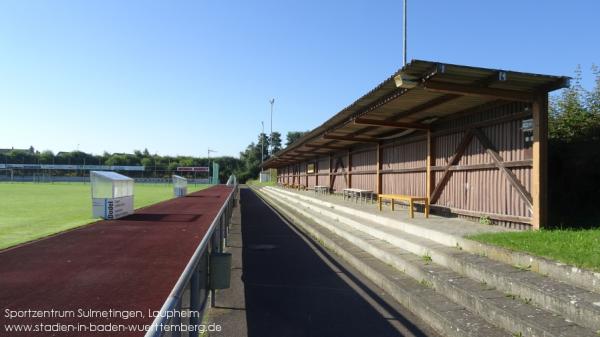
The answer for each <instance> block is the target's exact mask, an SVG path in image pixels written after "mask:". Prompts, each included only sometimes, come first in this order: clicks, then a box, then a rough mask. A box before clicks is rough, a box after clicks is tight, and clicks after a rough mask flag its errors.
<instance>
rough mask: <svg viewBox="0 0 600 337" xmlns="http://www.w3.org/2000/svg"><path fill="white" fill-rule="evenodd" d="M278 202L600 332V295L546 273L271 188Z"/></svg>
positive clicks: (270, 191) (270, 190)
mask: <svg viewBox="0 0 600 337" xmlns="http://www.w3.org/2000/svg"><path fill="white" fill-rule="evenodd" d="M265 192H267V193H271V194H273V195H274V196H276V197H277V198H278V199H279V200H284V201H286V202H288V203H290V204H291V205H295V206H296V207H300V208H304V209H305V210H306V209H308V210H311V211H313V212H316V213H318V214H319V218H321V219H323V218H329V219H330V221H335V222H336V223H337V224H344V225H346V226H349V227H351V228H353V229H354V230H357V231H361V232H363V233H366V234H368V235H370V236H372V237H374V238H376V239H379V240H383V241H386V242H388V243H390V244H392V245H393V246H396V247H402V248H403V249H404V250H406V251H408V252H410V253H412V254H415V255H417V256H428V257H430V258H431V260H432V261H433V262H435V263H436V264H439V265H441V266H444V267H446V268H449V269H450V270H452V271H453V272H455V273H458V274H460V275H463V276H466V277H469V278H471V279H474V280H476V281H477V282H482V283H485V284H487V285H489V286H492V287H495V288H496V289H497V290H499V291H502V292H504V293H506V294H507V295H510V296H511V297H517V298H520V299H522V300H523V301H526V302H528V303H532V304H535V305H537V306H539V307H540V308H543V309H545V310H548V311H550V312H553V313H555V314H559V315H561V316H563V317H565V318H567V319H569V320H570V321H573V322H575V323H577V324H578V325H581V326H583V327H586V328H589V329H592V330H594V331H597V330H600V295H598V294H596V293H593V292H589V291H587V290H584V289H581V288H577V287H574V286H571V285H568V284H565V283H563V282H560V281H557V280H554V279H552V278H550V277H544V276H542V275H540V274H537V273H533V272H530V271H527V270H524V269H522V268H516V267H514V266H510V265H507V264H504V263H500V262H496V261H492V260H490V259H488V258H486V257H484V256H479V255H475V254H470V253H467V252H464V251H462V250H461V249H460V247H458V248H457V247H448V246H446V245H442V244H439V243H437V242H434V241H432V240H429V239H425V238H424V237H421V236H418V235H412V234H410V233H408V232H406V231H404V230H402V229H401V228H396V227H394V226H393V225H389V224H386V225H382V224H381V223H376V222H373V221H371V220H367V219H364V218H362V217H356V216H352V215H349V214H345V213H343V212H340V211H339V210H338V209H336V208H334V207H328V205H326V204H325V203H317V202H314V201H310V200H306V199H305V198H298V197H296V195H295V194H290V193H284V191H281V190H277V189H266V190H265Z"/></svg>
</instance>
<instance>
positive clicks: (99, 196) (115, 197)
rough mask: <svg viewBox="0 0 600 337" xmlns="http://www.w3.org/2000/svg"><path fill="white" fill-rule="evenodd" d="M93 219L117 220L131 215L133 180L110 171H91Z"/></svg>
mask: <svg viewBox="0 0 600 337" xmlns="http://www.w3.org/2000/svg"><path fill="white" fill-rule="evenodd" d="M90 183H91V185H92V209H93V215H94V217H100V218H104V219H118V218H122V217H124V216H126V215H129V214H132V213H133V183H134V181H133V179H132V178H129V177H127V176H124V175H122V174H118V173H116V172H112V171H91V172H90Z"/></svg>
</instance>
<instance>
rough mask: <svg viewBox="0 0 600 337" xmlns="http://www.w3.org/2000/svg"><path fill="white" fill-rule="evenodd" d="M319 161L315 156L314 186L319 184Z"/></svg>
mask: <svg viewBox="0 0 600 337" xmlns="http://www.w3.org/2000/svg"><path fill="white" fill-rule="evenodd" d="M319 161H320V158H319V157H317V161H316V162H315V186H319Z"/></svg>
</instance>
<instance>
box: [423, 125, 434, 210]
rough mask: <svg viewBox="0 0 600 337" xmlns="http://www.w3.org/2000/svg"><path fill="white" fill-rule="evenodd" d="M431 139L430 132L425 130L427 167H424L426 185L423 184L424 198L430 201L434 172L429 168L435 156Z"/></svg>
mask: <svg viewBox="0 0 600 337" xmlns="http://www.w3.org/2000/svg"><path fill="white" fill-rule="evenodd" d="M433 150H434V147H433V139H432V137H431V130H427V164H426V165H427V167H426V177H425V179H426V183H425V186H426V187H425V196H426V197H427V198H429V199H430V200H431V194H432V193H433V187H434V186H435V181H434V179H435V176H434V175H435V172H434V171H432V170H431V166H433V164H434V160H435V154H434V152H433Z"/></svg>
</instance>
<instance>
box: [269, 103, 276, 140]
mask: <svg viewBox="0 0 600 337" xmlns="http://www.w3.org/2000/svg"><path fill="white" fill-rule="evenodd" d="M269 103H271V134H270V135H269V137H271V138H273V104H275V98H271V100H270V101H269ZM272 141H273V139H271V142H269V151H273V142H272Z"/></svg>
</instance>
